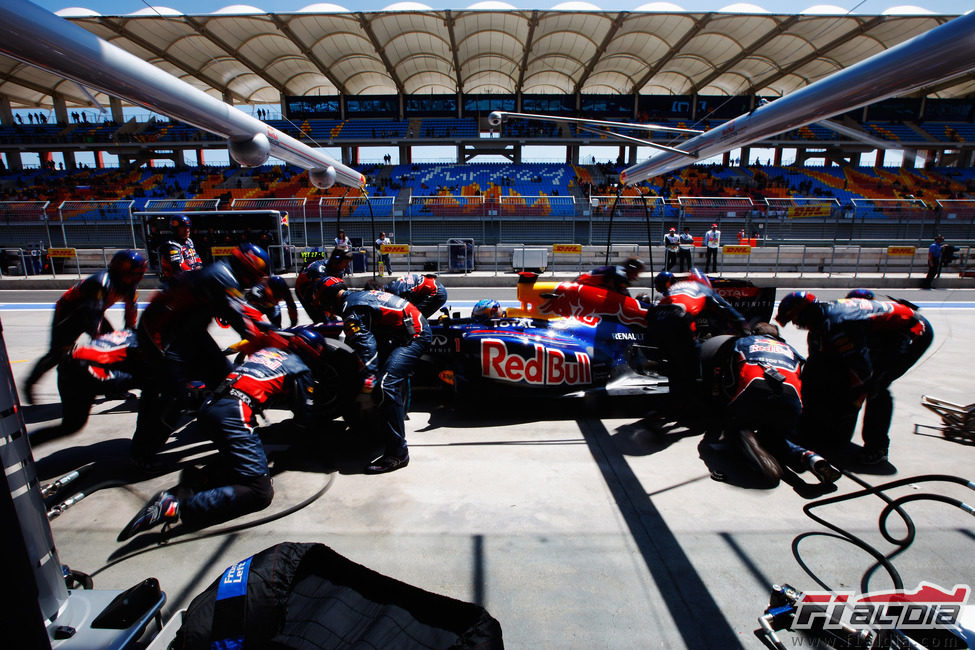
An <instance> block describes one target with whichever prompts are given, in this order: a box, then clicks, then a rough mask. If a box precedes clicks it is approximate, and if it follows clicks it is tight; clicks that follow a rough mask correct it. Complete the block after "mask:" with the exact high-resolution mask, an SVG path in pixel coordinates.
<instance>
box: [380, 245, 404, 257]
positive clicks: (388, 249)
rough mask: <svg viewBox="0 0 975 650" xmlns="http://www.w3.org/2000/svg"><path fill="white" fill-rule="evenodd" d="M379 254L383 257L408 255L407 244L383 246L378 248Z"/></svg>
mask: <svg viewBox="0 0 975 650" xmlns="http://www.w3.org/2000/svg"><path fill="white" fill-rule="evenodd" d="M379 252H380V253H382V254H383V255H409V254H410V245H409V244H383V245H382V246H380V247H379Z"/></svg>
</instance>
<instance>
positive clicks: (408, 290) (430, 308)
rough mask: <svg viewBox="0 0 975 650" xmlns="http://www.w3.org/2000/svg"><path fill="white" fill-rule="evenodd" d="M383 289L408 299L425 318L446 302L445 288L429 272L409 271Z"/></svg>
mask: <svg viewBox="0 0 975 650" xmlns="http://www.w3.org/2000/svg"><path fill="white" fill-rule="evenodd" d="M383 291H385V292H386V293H391V294H393V295H396V296H399V297H400V298H405V299H406V300H408V301H410V302H411V303H413V304H414V305H416V307H417V309H419V310H420V313H421V314H423V316H424V317H425V318H430V317H431V316H432V315H433V314H435V313H437V310H439V309H440V308H441V307H443V306H444V304H445V303H446V302H447V289H446V288H445V287H444V286H443V285H442V284H440V282H439V281H438V280H437V277H436V276H435V275H430V274H423V273H409V274H407V275H404V276H403V277H401V278H397V279H396V280H393V281H392V282H390V283H389V284H387V285H386V286H385V287H383Z"/></svg>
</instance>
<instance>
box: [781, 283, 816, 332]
mask: <svg viewBox="0 0 975 650" xmlns="http://www.w3.org/2000/svg"><path fill="white" fill-rule="evenodd" d="M815 304H816V296H815V295H813V294H812V293H810V292H808V291H793V292H792V293H790V294H789V295H787V296H786V297H785V298H783V299H782V301H781V302H779V311H778V312H777V313H776V314H775V320H776V321H777V322H778V323H779V325H787V324H788V323H790V322H794V323H795V324H796V325H797V326H798V325H800V324H801V323H803V322H804V321H802V313H803V312H804V311H806V310H807V309H809V308H810V307H812V306H813V305H815Z"/></svg>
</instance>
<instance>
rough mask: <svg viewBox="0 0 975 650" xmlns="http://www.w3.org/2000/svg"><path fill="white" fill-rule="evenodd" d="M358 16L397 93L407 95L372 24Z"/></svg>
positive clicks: (361, 15) (362, 15)
mask: <svg viewBox="0 0 975 650" xmlns="http://www.w3.org/2000/svg"><path fill="white" fill-rule="evenodd" d="M356 16H357V17H358V19H359V24H360V25H362V31H364V32H365V33H366V36H368V37H369V41H370V42H371V43H372V46H373V47H374V48H376V54H377V55H378V56H379V60H380V61H382V62H383V65H384V66H386V73H387V74H388V75H389V78H390V79H392V81H393V83H394V84H395V85H396V92H398V93H400V94H401V95H405V94H406V89H405V88H404V87H403V82H402V81H400V78H399V75H397V74H396V68H394V67H393V64H392V63H390V61H389V57H388V56H386V51H385V49H384V48H383V46H382V45H381V44H380V43H379V38H378V37H377V36H376V32H375V31H374V30H373V29H372V23H371V22H370V21H369V20H367V19H366V17H365V15H364V14H361V13H359V14H356Z"/></svg>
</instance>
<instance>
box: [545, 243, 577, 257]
mask: <svg viewBox="0 0 975 650" xmlns="http://www.w3.org/2000/svg"><path fill="white" fill-rule="evenodd" d="M552 253H553V254H555V255H582V244H552Z"/></svg>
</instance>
